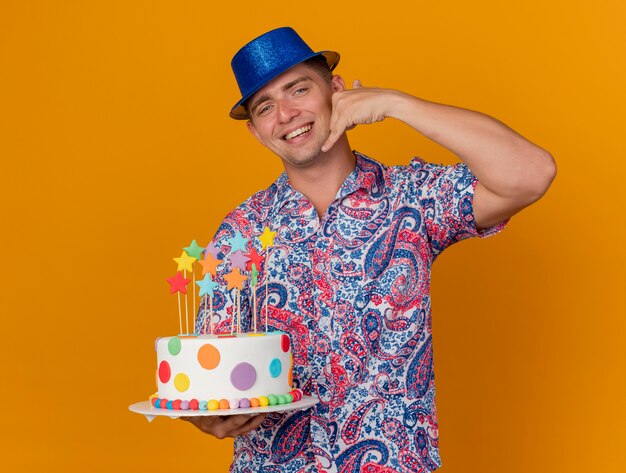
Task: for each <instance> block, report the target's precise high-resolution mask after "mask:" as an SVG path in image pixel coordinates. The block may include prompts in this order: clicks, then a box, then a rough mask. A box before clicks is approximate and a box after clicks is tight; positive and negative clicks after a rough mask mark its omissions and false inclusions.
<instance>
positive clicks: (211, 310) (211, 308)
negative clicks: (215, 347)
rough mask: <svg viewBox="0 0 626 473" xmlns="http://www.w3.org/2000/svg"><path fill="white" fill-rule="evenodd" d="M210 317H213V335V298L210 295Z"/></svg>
mask: <svg viewBox="0 0 626 473" xmlns="http://www.w3.org/2000/svg"><path fill="white" fill-rule="evenodd" d="M209 306H210V308H209V318H210V319H211V335H213V298H212V297H209Z"/></svg>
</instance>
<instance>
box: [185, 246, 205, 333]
mask: <svg viewBox="0 0 626 473" xmlns="http://www.w3.org/2000/svg"><path fill="white" fill-rule="evenodd" d="M184 250H185V251H186V252H187V254H188V255H189V256H191V257H192V258H195V259H194V261H199V260H200V257H201V256H202V253H204V248H202V247H201V246H200V245H198V243H197V242H196V240H193V241H192V242H191V244H190V245H189V246H188V247H186V248H184ZM191 271H192V279H193V285H192V286H191V287H196V271H195V268H194V267H193V266H192V267H191ZM191 299H192V301H193V314H194V316H193V317H194V319H193V321H194V325H193V326H194V332H195V326H196V324H195V322H196V314H197V312H196V294H195V291H192V293H191ZM187 332H189V330H187Z"/></svg>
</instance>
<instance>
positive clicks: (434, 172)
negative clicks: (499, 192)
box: [409, 158, 508, 256]
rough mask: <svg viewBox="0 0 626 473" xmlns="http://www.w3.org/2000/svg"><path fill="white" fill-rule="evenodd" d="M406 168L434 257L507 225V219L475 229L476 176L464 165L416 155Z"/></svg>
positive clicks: (489, 234)
mask: <svg viewBox="0 0 626 473" xmlns="http://www.w3.org/2000/svg"><path fill="white" fill-rule="evenodd" d="M409 167H410V170H411V172H412V174H413V178H414V180H415V181H414V182H415V184H416V185H417V198H418V200H419V203H420V205H421V207H422V214H423V216H424V225H425V228H426V233H427V235H428V239H429V241H430V243H431V246H432V249H433V253H434V255H435V256H437V255H438V254H439V253H441V252H442V251H443V250H444V249H446V248H447V247H449V246H450V245H452V244H454V243H456V242H457V241H461V240H464V239H466V238H470V237H474V236H479V237H482V238H484V237H488V236H491V235H495V234H496V233H498V232H500V231H501V230H502V229H503V228H504V227H505V226H506V224H507V222H508V220H507V221H504V222H502V223H500V224H498V225H495V226H493V227H489V228H485V229H482V230H480V231H479V230H477V229H476V221H475V220H474V209H473V200H474V190H475V189H476V184H478V179H477V178H476V177H475V176H474V175H473V174H472V172H471V171H470V170H469V168H468V167H467V166H466V165H465V164H463V163H458V164H454V165H451V166H444V165H441V164H433V163H427V162H425V161H424V160H422V159H419V158H415V159H413V160H412V161H411V164H410V166H409Z"/></svg>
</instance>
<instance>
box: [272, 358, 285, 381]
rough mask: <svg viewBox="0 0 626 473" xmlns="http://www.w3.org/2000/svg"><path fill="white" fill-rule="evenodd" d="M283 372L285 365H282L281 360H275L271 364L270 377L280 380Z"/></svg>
mask: <svg viewBox="0 0 626 473" xmlns="http://www.w3.org/2000/svg"><path fill="white" fill-rule="evenodd" d="M282 370H283V365H282V364H281V362H280V360H279V359H278V358H274V359H273V360H272V361H271V362H270V376H271V377H272V378H278V377H279V376H280V373H281V371H282Z"/></svg>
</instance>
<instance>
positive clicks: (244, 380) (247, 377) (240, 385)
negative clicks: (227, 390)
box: [230, 362, 256, 391]
mask: <svg viewBox="0 0 626 473" xmlns="http://www.w3.org/2000/svg"><path fill="white" fill-rule="evenodd" d="M230 382H231V383H232V385H233V386H234V387H235V388H237V389H239V390H240V391H246V390H248V389H250V388H251V387H252V386H254V383H255V382H256V370H255V369H254V366H252V365H251V364H250V363H245V362H244V363H239V364H238V365H237V366H235V367H234V368H233V370H232V371H231V372H230Z"/></svg>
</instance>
